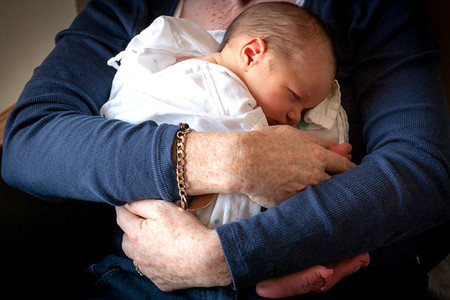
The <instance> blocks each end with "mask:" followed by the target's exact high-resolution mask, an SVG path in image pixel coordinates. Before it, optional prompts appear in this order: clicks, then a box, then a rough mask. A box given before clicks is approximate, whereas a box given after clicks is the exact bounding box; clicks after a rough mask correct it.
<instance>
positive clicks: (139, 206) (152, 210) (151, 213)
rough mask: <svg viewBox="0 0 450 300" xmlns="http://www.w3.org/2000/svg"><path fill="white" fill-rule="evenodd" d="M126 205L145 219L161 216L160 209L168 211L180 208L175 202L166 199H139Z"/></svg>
mask: <svg viewBox="0 0 450 300" xmlns="http://www.w3.org/2000/svg"><path fill="white" fill-rule="evenodd" d="M125 207H126V208H127V209H128V211H130V212H131V213H133V214H135V215H137V216H140V217H141V218H144V219H150V220H152V219H154V218H155V217H158V216H160V214H159V212H160V211H168V210H171V209H177V210H178V209H180V208H179V207H178V206H176V205H175V204H173V203H171V202H168V201H164V200H139V201H134V202H131V203H128V204H126V205H125Z"/></svg>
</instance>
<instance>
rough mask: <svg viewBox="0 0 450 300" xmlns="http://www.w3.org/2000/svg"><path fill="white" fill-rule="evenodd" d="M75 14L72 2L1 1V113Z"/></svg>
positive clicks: (64, 0)
mask: <svg viewBox="0 0 450 300" xmlns="http://www.w3.org/2000/svg"><path fill="white" fill-rule="evenodd" d="M76 11H77V10H76V1H75V0H0V110H2V109H4V108H5V107H7V106H9V105H11V104H13V103H14V102H16V101H17V98H18V97H19V94H20V92H21V91H22V89H23V87H24V85H25V84H26V82H27V81H28V80H29V79H30V77H31V75H32V73H33V69H34V68H35V67H37V66H38V65H40V64H41V62H42V60H43V59H44V58H45V57H46V56H47V55H48V53H49V52H50V51H51V49H52V48H53V46H54V39H55V35H56V34H57V33H58V32H59V31H60V30H62V29H65V28H67V27H68V26H69V25H70V24H71V22H72V21H73V19H74V17H75V16H76Z"/></svg>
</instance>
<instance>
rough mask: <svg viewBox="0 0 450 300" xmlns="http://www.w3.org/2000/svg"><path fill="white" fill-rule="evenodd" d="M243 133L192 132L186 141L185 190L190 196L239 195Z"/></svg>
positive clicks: (242, 158)
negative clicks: (240, 147)
mask: <svg viewBox="0 0 450 300" xmlns="http://www.w3.org/2000/svg"><path fill="white" fill-rule="evenodd" d="M243 134H245V133H244V132H192V133H189V134H188V138H187V141H186V165H185V173H186V186H187V190H188V193H189V194H190V195H202V194H212V193H236V192H240V182H239V180H238V176H236V175H237V174H239V172H240V168H239V166H242V163H241V162H243V161H244V160H245V158H244V157H243V156H242V154H241V153H239V150H238V149H239V141H240V140H241V137H242V135H243Z"/></svg>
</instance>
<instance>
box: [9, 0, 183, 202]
mask: <svg viewBox="0 0 450 300" xmlns="http://www.w3.org/2000/svg"><path fill="white" fill-rule="evenodd" d="M155 3H156V4H155ZM174 4H175V3H172V2H168V1H163V3H157V1H117V0H114V1H103V0H98V1H91V2H90V3H89V4H88V5H87V8H86V9H85V10H84V11H83V12H82V13H81V14H80V15H79V16H78V17H77V18H76V19H75V20H74V22H73V24H72V25H71V26H70V28H69V29H68V30H65V31H62V32H61V33H60V34H59V35H58V36H57V38H56V45H55V48H54V50H53V51H52V52H51V53H50V55H49V56H48V57H47V58H46V59H45V61H44V62H43V63H42V65H41V66H39V67H38V68H36V69H35V71H34V74H33V76H32V78H31V80H30V81H29V82H28V83H27V85H26V86H25V88H24V90H23V92H22V94H21V96H20V99H19V100H18V103H17V105H16V107H15V109H14V111H13V112H12V114H11V115H10V117H9V119H8V123H7V126H6V131H5V137H4V139H5V140H4V147H3V160H2V176H3V178H4V179H5V181H6V182H7V183H8V184H10V185H12V186H15V187H17V188H20V189H22V190H25V191H27V192H29V193H31V194H34V195H36V196H38V197H41V198H44V199H51V200H60V199H63V198H73V199H82V200H90V201H102V202H109V203H112V204H124V203H125V202H129V201H132V200H135V199H142V198H145V197H149V196H152V197H154V198H164V199H171V198H174V197H175V195H176V193H175V192H176V182H174V180H173V181H170V180H169V181H164V182H162V181H161V180H162V178H161V176H158V174H160V173H162V174H171V175H173V176H175V172H174V171H173V165H172V163H171V160H170V156H171V153H170V146H169V147H165V146H166V144H167V142H165V141H169V140H170V141H172V140H173V136H174V134H175V132H176V130H177V129H176V128H175V126H165V125H163V126H156V124H155V123H153V122H146V123H143V124H140V125H139V126H131V125H129V124H127V123H125V122H119V121H117V120H109V121H108V120H106V119H104V118H101V117H99V116H98V111H99V108H100V107H101V105H102V104H103V103H104V102H105V101H106V100H107V99H108V97H109V91H110V88H111V82H112V78H113V76H114V73H115V72H114V69H113V68H111V67H109V66H107V65H106V61H107V60H108V58H110V57H111V56H113V55H115V54H117V53H118V52H119V51H121V50H122V49H123V48H124V47H125V46H126V44H127V43H128V41H129V40H130V39H131V37H132V36H134V35H135V34H137V33H138V32H139V31H141V30H142V29H143V28H144V27H145V26H146V25H147V22H149V20H152V19H153V18H154V17H155V16H158V15H160V14H162V13H163V12H164V13H170V12H171V11H173V9H174V7H173V6H174ZM167 148H169V149H167ZM168 177H169V176H168ZM171 185H172V186H171ZM171 191H174V193H173V194H171Z"/></svg>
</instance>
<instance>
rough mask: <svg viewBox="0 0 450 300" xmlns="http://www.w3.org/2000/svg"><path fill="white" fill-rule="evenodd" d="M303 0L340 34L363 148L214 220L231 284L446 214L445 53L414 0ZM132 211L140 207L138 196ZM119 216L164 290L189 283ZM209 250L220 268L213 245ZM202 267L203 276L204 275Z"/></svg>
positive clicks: (381, 239) (348, 96)
mask: <svg viewBox="0 0 450 300" xmlns="http://www.w3.org/2000/svg"><path fill="white" fill-rule="evenodd" d="M309 4H310V5H314V7H312V8H313V9H314V10H316V12H318V13H320V14H322V17H323V18H324V19H325V20H328V22H330V24H329V25H330V29H331V30H332V36H334V38H335V39H337V41H336V45H335V46H336V50H337V53H338V60H339V61H340V63H341V66H340V69H339V71H338V79H339V81H340V82H341V86H342V91H343V99H344V101H345V102H344V107H346V108H347V110H348V113H349V118H350V123H351V126H352V128H353V130H352V132H351V133H350V136H351V137H353V142H352V143H353V144H354V145H355V144H357V146H358V148H357V149H355V148H354V150H356V151H354V152H353V153H355V152H356V154H357V155H355V156H357V157H358V156H359V157H361V156H362V155H361V153H363V152H364V148H365V149H366V151H367V155H366V156H365V157H364V159H362V161H361V163H360V165H359V166H358V167H356V168H353V169H352V170H349V171H347V172H345V173H344V174H340V175H335V176H333V178H331V179H330V180H328V181H326V182H323V183H321V184H318V185H316V186H310V187H308V188H307V189H306V190H305V191H304V192H302V193H300V194H298V195H296V196H294V197H292V198H291V199H289V200H288V201H285V202H283V203H282V204H280V205H279V206H277V207H274V208H271V209H269V210H268V211H267V212H265V213H262V214H259V215H257V216H254V217H252V218H248V219H244V220H241V221H240V222H236V223H230V224H225V225H222V226H220V227H217V228H216V232H217V234H218V236H219V239H220V243H221V247H222V251H223V254H224V256H225V258H226V262H227V264H228V267H229V269H230V272H231V276H232V279H233V283H234V285H235V287H238V288H239V287H244V286H252V285H255V284H256V283H258V282H260V281H263V280H266V279H268V278H275V277H281V276H284V275H287V274H290V273H294V272H296V271H298V270H302V269H305V268H307V267H309V266H311V265H316V264H320V263H324V262H330V261H336V260H338V259H341V258H344V257H350V256H353V255H355V254H357V253H361V252H365V251H370V250H374V249H379V248H381V247H384V246H387V245H389V244H391V243H394V242H396V241H399V240H402V239H407V238H409V237H412V236H414V235H416V234H418V233H420V232H422V231H424V230H426V229H428V228H431V227H433V226H435V225H437V224H440V223H442V222H444V221H446V220H448V219H449V217H450V201H449V187H450V184H449V166H448V158H449V149H450V147H449V141H450V138H449V132H450V130H449V119H448V115H447V108H446V104H445V97H444V94H443V90H442V86H441V83H440V80H439V72H438V68H437V61H438V58H439V56H440V54H439V52H438V51H436V49H435V47H434V45H433V44H432V42H431V41H430V38H429V33H428V32H427V24H426V22H425V19H424V16H423V15H422V14H421V12H422V11H423V10H421V7H420V6H419V5H418V2H416V1H414V2H413V1H395V2H392V1H373V0H370V1H348V2H342V1H332V0H330V1H312V2H311V3H309ZM316 5H317V6H316ZM346 105H347V106H346ZM358 126H361V129H358ZM359 136H361V139H359V138H358V137H359ZM358 152H359V153H358ZM252 163H253V164H257V163H258V162H257V160H255V161H253V162H252ZM152 205H155V204H152ZM130 210H131V211H132V212H133V213H135V214H138V215H142V214H141V213H140V209H136V206H134V205H132V206H131V209H130ZM169 213H170V214H172V213H176V211H174V210H170V208H167V209H166V210H164V211H163V212H160V214H161V216H160V217H158V216H154V217H153V221H154V223H158V224H159V225H158V226H161V227H162V228H164V227H166V226H170V222H169V225H168V224H164V223H165V220H167V219H170V218H167V217H166V216H165V214H169ZM118 214H119V215H120V214H121V213H120V212H118ZM184 221H185V223H183V225H184V226H179V227H177V232H178V234H179V235H187V236H190V234H191V233H192V232H191V233H189V232H190V231H191V230H192V228H193V227H192V226H191V225H192V224H191V223H190V222H189V221H188V220H186V219H185V220H184ZM119 225H121V223H120V219H119ZM121 226H122V228H123V229H124V230H125V232H126V235H128V236H130V235H131V236H133V237H134V238H133V239H126V238H125V239H124V245H123V246H124V250H125V252H126V253H127V254H128V255H129V256H130V257H132V258H133V259H137V260H138V262H139V264H140V265H144V266H145V268H146V269H147V270H149V272H148V273H153V272H151V270H152V269H154V270H158V277H159V278H152V280H154V281H156V282H161V284H162V285H163V288H164V289H168V290H170V289H171V288H178V287H189V286H190V283H189V282H186V281H185V282H180V281H182V279H180V278H179V277H178V278H177V280H175V282H169V280H168V278H171V275H173V274H172V273H171V272H173V270H168V269H166V271H167V273H164V270H165V266H164V265H159V264H158V261H157V260H155V259H148V260H145V259H142V254H141V253H140V251H139V250H138V247H137V246H136V245H138V244H139V242H141V243H142V241H148V239H145V238H144V237H145V236H147V234H149V233H146V232H145V231H143V230H140V228H139V227H135V228H130V227H125V226H123V225H121ZM124 227H125V228H124ZM207 236H208V235H203V237H204V238H206V239H207V244H210V245H213V246H212V247H213V248H215V249H217V243H218V241H217V239H216V238H215V237H214V236H213V235H211V236H209V237H207ZM144 243H145V242H144ZM198 245H199V243H198V241H197V242H195V243H192V244H191V247H189V246H187V244H186V245H185V248H186V249H191V250H192V253H196V250H197V251H198V250H199V248H198ZM145 249H146V252H147V253H148V252H150V251H152V249H159V250H158V254H155V255H148V257H153V258H154V257H156V256H158V260H160V261H172V260H173V259H174V257H173V256H172V255H175V256H176V253H175V254H174V251H173V249H176V241H173V240H172V241H171V240H170V239H163V240H158V241H152V242H148V243H147V244H146V247H145ZM161 249H165V250H168V251H165V250H161ZM175 252H176V251H175ZM202 253H203V252H202ZM203 254H204V255H205V257H208V253H203ZM210 255H211V260H212V261H215V263H216V264H215V265H216V266H217V268H220V269H221V270H222V268H223V260H220V259H218V257H220V255H217V253H215V252H211V253H210ZM185 258H186V260H185V262H186V264H187V265H191V266H192V265H195V259H194V260H193V259H190V258H192V257H191V256H186V257H185ZM206 259H207V258H206ZM204 263H206V262H204ZM178 266H181V262H180V263H179V264H178ZM194 270H195V268H194ZM197 275H198V276H199V277H198V278H197V282H199V281H201V280H200V277H201V276H203V275H204V274H197ZM172 278H173V277H172ZM203 279H205V280H204V281H202V283H203V286H211V285H219V284H221V282H219V281H217V282H214V281H212V282H211V281H209V280H210V277H208V276H204V277H203Z"/></svg>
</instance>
